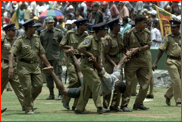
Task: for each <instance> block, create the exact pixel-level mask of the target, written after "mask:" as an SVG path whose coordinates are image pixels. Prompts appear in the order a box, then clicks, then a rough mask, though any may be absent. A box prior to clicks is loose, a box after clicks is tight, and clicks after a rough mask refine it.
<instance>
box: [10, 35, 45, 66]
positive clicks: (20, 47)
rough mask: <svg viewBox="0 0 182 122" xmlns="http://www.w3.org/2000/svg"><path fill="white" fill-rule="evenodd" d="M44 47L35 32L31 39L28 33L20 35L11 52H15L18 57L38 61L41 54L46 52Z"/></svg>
mask: <svg viewBox="0 0 182 122" xmlns="http://www.w3.org/2000/svg"><path fill="white" fill-rule="evenodd" d="M44 52H45V51H44V48H43V47H42V45H41V43H40V39H39V36H38V35H36V34H34V35H33V36H32V37H31V39H29V38H28V36H27V35H26V34H24V35H22V36H20V37H19V38H18V39H17V40H16V41H15V42H14V44H13V46H12V48H11V50H10V53H13V54H14V55H16V56H17V57H18V59H24V60H27V61H35V62H38V61H39V60H40V57H39V55H40V54H44Z"/></svg>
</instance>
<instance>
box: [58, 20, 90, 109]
mask: <svg viewBox="0 0 182 122" xmlns="http://www.w3.org/2000/svg"><path fill="white" fill-rule="evenodd" d="M87 21H88V19H80V20H77V21H75V22H74V23H75V24H76V25H77V28H78V29H73V30H70V31H68V32H67V34H66V35H65V36H64V38H63V39H62V41H61V43H60V47H61V48H62V49H63V50H67V49H71V50H72V51H73V52H74V55H75V56H76V57H77V59H80V57H81V55H80V52H78V50H77V47H78V45H79V44H80V43H81V42H82V41H83V40H84V38H85V37H87V36H88V34H87V33H86V32H85V31H86V30H87ZM66 67H67V72H68V76H69V85H68V88H77V87H79V86H80V83H79V80H78V75H77V71H76V68H75V66H74V61H73V59H72V56H70V55H69V54H67V55H66ZM69 101H70V98H69V97H68V96H63V101H62V102H63V106H64V107H65V108H66V109H69ZM76 104H77V100H75V102H74V105H73V107H72V109H73V110H74V109H75V107H76Z"/></svg>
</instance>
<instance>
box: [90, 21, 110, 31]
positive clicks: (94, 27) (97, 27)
mask: <svg viewBox="0 0 182 122" xmlns="http://www.w3.org/2000/svg"><path fill="white" fill-rule="evenodd" d="M106 25H107V23H106V22H101V23H98V24H96V25H94V26H92V28H93V29H94V30H102V29H106V28H105V26H106Z"/></svg>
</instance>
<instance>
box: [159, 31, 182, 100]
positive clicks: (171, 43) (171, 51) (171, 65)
mask: <svg viewBox="0 0 182 122" xmlns="http://www.w3.org/2000/svg"><path fill="white" fill-rule="evenodd" d="M174 39H176V41H177V42H178V43H179V44H180V46H178V43H177V42H175V40H174ZM159 49H160V50H162V51H165V53H166V54H167V55H168V56H173V57H180V59H179V60H176V59H172V58H167V59H166V62H165V65H166V68H167V70H168V72H169V75H170V77H171V79H172V83H171V85H170V88H169V89H168V90H167V92H166V96H167V97H168V98H169V99H171V98H172V97H173V96H174V99H175V102H176V103H177V102H181V34H180V35H179V36H178V37H175V36H174V35H173V34H169V35H167V36H165V37H164V39H163V42H162V43H161V44H160V46H159Z"/></svg>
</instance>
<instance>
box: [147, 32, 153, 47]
mask: <svg viewBox="0 0 182 122" xmlns="http://www.w3.org/2000/svg"><path fill="white" fill-rule="evenodd" d="M147 45H149V46H151V45H152V40H151V33H148V41H147Z"/></svg>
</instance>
